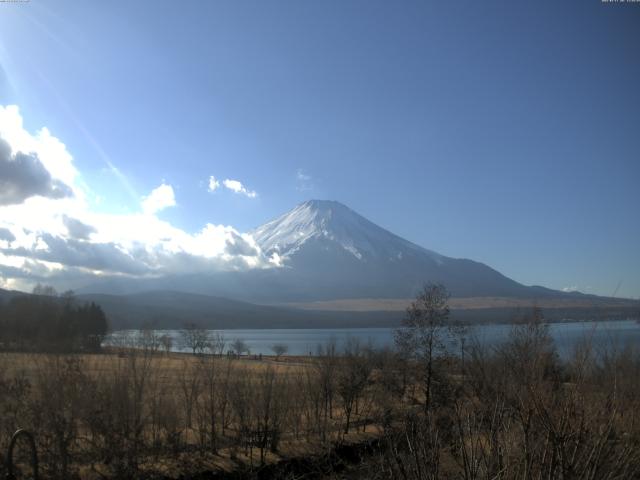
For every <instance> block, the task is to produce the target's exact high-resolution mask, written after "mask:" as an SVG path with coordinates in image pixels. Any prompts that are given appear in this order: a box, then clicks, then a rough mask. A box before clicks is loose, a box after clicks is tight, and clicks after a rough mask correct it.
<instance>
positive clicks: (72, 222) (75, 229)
mask: <svg viewBox="0 0 640 480" xmlns="http://www.w3.org/2000/svg"><path fill="white" fill-rule="evenodd" d="M62 222H63V223H64V226H65V227H67V232H69V236H70V237H72V238H75V239H77V240H87V239H88V238H89V236H90V235H91V234H92V233H95V231H96V229H95V228H93V227H92V226H91V225H87V224H86V223H82V222H81V221H80V220H78V219H76V218H71V217H68V216H66V215H63V217H62Z"/></svg>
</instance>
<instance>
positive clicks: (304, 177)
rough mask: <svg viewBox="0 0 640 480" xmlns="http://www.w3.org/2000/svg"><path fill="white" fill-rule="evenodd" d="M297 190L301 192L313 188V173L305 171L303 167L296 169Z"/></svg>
mask: <svg viewBox="0 0 640 480" xmlns="http://www.w3.org/2000/svg"><path fill="white" fill-rule="evenodd" d="M296 190H298V191H300V192H308V191H309V190H313V179H312V178H311V175H309V174H307V173H305V172H304V170H302V169H301V168H299V169H298V170H297V171H296Z"/></svg>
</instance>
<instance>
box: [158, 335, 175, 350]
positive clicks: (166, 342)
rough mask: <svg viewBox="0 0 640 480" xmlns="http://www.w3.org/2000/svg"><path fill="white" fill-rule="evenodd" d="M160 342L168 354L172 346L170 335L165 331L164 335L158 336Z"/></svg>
mask: <svg viewBox="0 0 640 480" xmlns="http://www.w3.org/2000/svg"><path fill="white" fill-rule="evenodd" d="M160 344H161V345H162V348H163V349H164V352H165V353H166V354H167V355H168V354H169V353H171V348H172V347H173V338H172V337H171V335H168V334H166V333H165V334H164V335H162V336H160Z"/></svg>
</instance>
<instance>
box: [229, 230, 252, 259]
mask: <svg viewBox="0 0 640 480" xmlns="http://www.w3.org/2000/svg"><path fill="white" fill-rule="evenodd" d="M231 236H232V239H227V241H226V245H225V252H226V253H228V254H229V255H233V256H236V255H244V256H246V257H254V256H257V255H258V250H257V249H256V248H255V247H254V246H252V245H251V244H250V243H249V242H247V241H246V240H245V239H244V238H242V237H241V236H240V235H238V234H237V233H234V232H231Z"/></svg>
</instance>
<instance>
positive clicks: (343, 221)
mask: <svg viewBox="0 0 640 480" xmlns="http://www.w3.org/2000/svg"><path fill="white" fill-rule="evenodd" d="M251 233H252V234H253V237H254V238H255V240H256V242H257V243H258V245H259V246H260V247H261V248H262V250H263V251H264V252H265V253H267V254H270V255H274V254H275V255H277V257H279V258H280V259H281V262H282V264H283V268H281V269H279V270H278V271H277V272H273V273H274V276H275V277H276V278H274V280H276V281H278V283H280V284H281V285H282V286H283V287H284V286H285V284H287V283H289V285H287V288H286V290H287V291H288V294H287V295H286V296H300V297H304V298H305V299H327V298H358V297H360V298H365V297H367V298H409V297H412V296H414V295H415V293H416V291H417V290H418V289H419V288H420V287H421V286H422V285H423V284H424V283H425V282H438V283H442V284H444V285H445V286H446V287H447V288H448V290H449V291H450V292H451V293H452V295H454V296H457V297H487V296H492V297H514V296H515V297H522V296H527V297H532V296H536V297H538V296H549V295H561V292H555V291H553V290H549V289H546V288H542V287H527V286H524V285H522V284H520V283H518V282H515V281H514V280H511V279H509V278H507V277H506V276H504V275H502V274H501V273H499V272H497V271H496V270H494V269H492V268H491V267H489V266H487V265H484V264H482V263H479V262H475V261H473V260H467V259H456V258H450V257H446V256H444V255H441V254H439V253H436V252H434V251H432V250H428V249H426V248H423V247H421V246H419V245H416V244H414V243H411V242H409V241H407V240H405V239H403V238H400V237H399V236H397V235H395V234H393V233H391V232H389V231H388V230H385V229H384V228H381V227H379V226H378V225H376V224H374V223H372V222H370V221H369V220H367V219H366V218H364V217H362V216H361V215H359V214H358V213H356V212H354V211H353V210H351V209H350V208H349V207H347V206H345V205H343V204H341V203H339V202H335V201H326V200H310V201H307V202H304V203H302V204H300V205H298V206H297V207H295V208H294V209H293V210H291V211H290V212H288V213H285V214H284V215H282V216H280V217H278V218H276V219H275V220H273V221H270V222H268V223H266V224H264V225H262V226H261V227H258V228H256V229H255V230H254V231H253V232H251Z"/></svg>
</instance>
